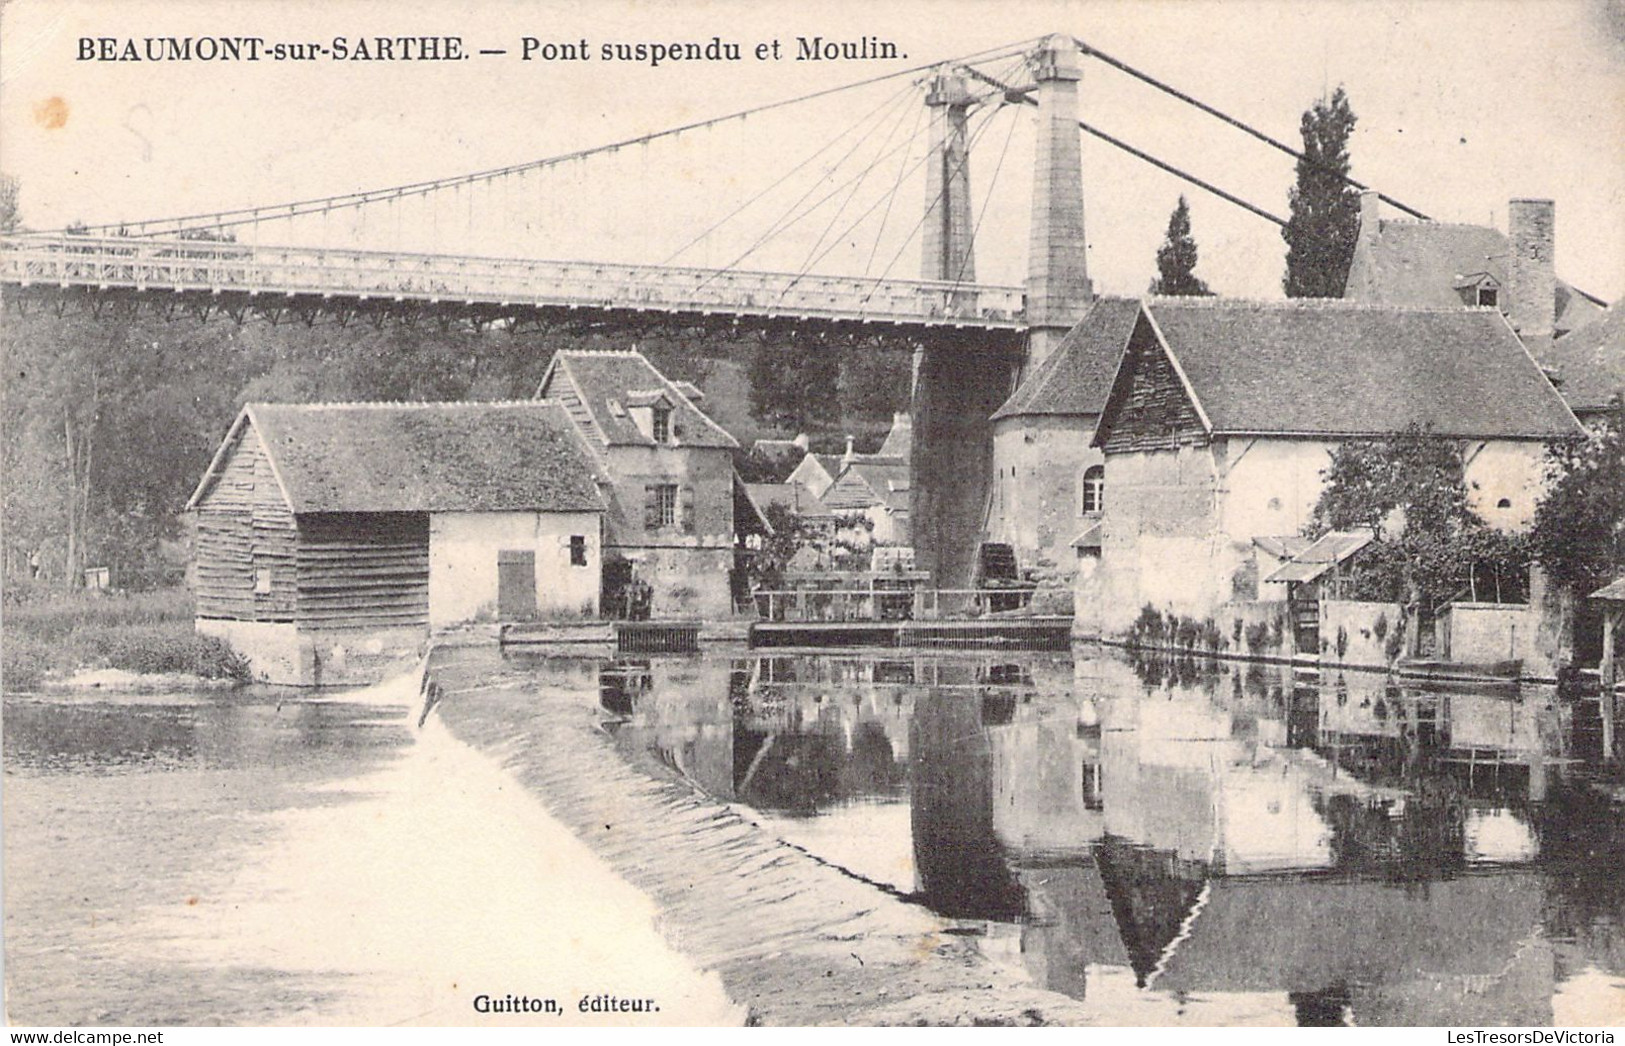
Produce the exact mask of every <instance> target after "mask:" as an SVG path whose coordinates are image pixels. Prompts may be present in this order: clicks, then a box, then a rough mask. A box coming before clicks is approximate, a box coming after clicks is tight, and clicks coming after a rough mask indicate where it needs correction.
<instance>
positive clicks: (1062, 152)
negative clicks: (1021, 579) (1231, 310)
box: [910, 35, 1093, 588]
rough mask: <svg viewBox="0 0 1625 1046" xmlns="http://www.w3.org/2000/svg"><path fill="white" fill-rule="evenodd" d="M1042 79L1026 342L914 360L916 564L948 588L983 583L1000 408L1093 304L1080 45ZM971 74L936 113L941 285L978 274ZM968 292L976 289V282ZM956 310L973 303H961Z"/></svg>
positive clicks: (936, 277)
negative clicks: (978, 574)
mask: <svg viewBox="0 0 1625 1046" xmlns="http://www.w3.org/2000/svg"><path fill="white" fill-rule="evenodd" d="M1031 61H1032V68H1033V76H1034V79H1035V81H1036V83H1037V89H1036V97H1037V101H1038V142H1037V148H1036V150H1035V153H1036V160H1037V163H1036V170H1035V174H1034V179H1033V210H1032V227H1031V231H1030V241H1029V244H1030V245H1029V252H1028V264H1027V270H1028V271H1027V287H1026V304H1025V311H1024V315H1025V317H1026V320H1027V324H1028V332H1027V337H1026V342H1025V344H1024V345H1022V346H1021V347H1020V348H1019V349H1018V350H1017V351H1015V352H1009V351H1000V349H999V348H998V347H996V346H991V345H989V344H988V343H987V342H985V341H984V342H973V341H971V340H970V339H966V338H962V337H959V336H957V334H956V333H954V332H949V331H941V332H933V336H932V337H930V338H929V339H928V340H925V343H924V345H923V346H922V347H921V348H920V349H919V350H918V351H917V353H916V356H915V361H914V389H913V402H912V405H911V409H912V411H913V414H914V449H913V458H912V462H911V464H912V472H913V476H912V481H911V482H912V500H913V504H912V506H911V513H910V521H911V524H910V525H911V527H912V531H913V542H914V549H915V562H916V563H917V564H918V566H919V567H920V569H922V570H926V571H929V572H930V574H931V578H932V583H933V584H935V585H936V586H937V587H939V588H959V587H964V586H966V585H969V584H971V583H972V582H973V580H974V573H975V569H976V550H977V547H978V545H979V544H980V542H981V540H982V536H983V530H984V527H985V525H986V517H987V506H988V494H989V491H991V490H992V485H993V425H992V422H991V421H990V420H989V419H990V418H991V416H992V414H993V412H994V411H995V410H997V409H998V408H999V406H1000V405H1001V404H1003V403H1004V401H1005V400H1006V399H1007V398H1008V397H1009V395H1010V393H1011V392H1013V391H1014V389H1015V386H1016V383H1017V381H1018V380H1019V378H1020V376H1021V375H1023V374H1027V373H1030V372H1031V371H1032V369H1033V368H1035V367H1037V366H1038V365H1039V364H1041V363H1042V362H1043V360H1044V359H1045V358H1046V357H1047V356H1048V355H1049V352H1050V350H1051V349H1052V348H1053V347H1054V346H1055V345H1056V344H1058V343H1059V342H1060V340H1061V339H1062V338H1063V337H1065V336H1066V332H1067V331H1068V330H1070V329H1071V327H1072V326H1073V325H1074V324H1075V323H1077V322H1078V320H1080V319H1082V318H1083V314H1084V313H1085V312H1086V311H1088V307H1089V304H1090V302H1091V301H1093V289H1092V287H1091V285H1090V282H1089V274H1088V267H1087V259H1086V242H1085V240H1084V229H1083V168H1082V147H1081V144H1080V140H1079V133H1078V83H1079V81H1080V80H1081V78H1082V75H1083V74H1082V72H1081V68H1080V61H1079V55H1078V48H1077V44H1076V41H1074V40H1072V39H1071V38H1070V37H1064V36H1059V35H1057V36H1051V37H1049V38H1047V39H1046V40H1045V41H1044V42H1043V44H1042V46H1041V47H1040V48H1039V49H1038V51H1037V52H1036V53H1035V54H1034V55H1033V57H1032V59H1031ZM971 103H972V97H971V95H970V92H969V91H968V90H967V89H966V82H965V80H964V79H962V78H960V77H958V76H954V75H950V74H943V75H939V76H938V77H937V78H936V80H934V81H933V83H932V85H931V90H930V93H929V94H928V95H927V97H926V104H927V105H928V106H930V107H931V149H932V155H931V157H930V158H929V159H928V161H927V168H926V169H927V171H928V175H927V181H926V219H925V223H924V230H925V233H924V248H923V259H922V272H921V274H920V275H921V277H922V278H923V279H926V280H932V281H939V282H955V281H960V280H963V281H965V282H966V283H967V284H971V281H972V280H973V279H974V274H975V267H976V261H975V243H974V234H975V226H974V224H973V222H972V217H971V215H972V208H971V200H970V175H969V145H968V142H967V138H966V134H965V124H966V114H967V112H968V110H969V107H970V105H971ZM966 290H967V292H971V291H973V286H967V288H966ZM954 304H955V307H956V308H964V307H966V306H974V303H973V302H961V301H959V300H958V299H957V298H956V299H955V302H954Z"/></svg>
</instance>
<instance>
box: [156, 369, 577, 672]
mask: <svg viewBox="0 0 1625 1046" xmlns="http://www.w3.org/2000/svg"><path fill="white" fill-rule="evenodd" d="M187 508H188V510H190V511H192V512H193V513H194V514H195V520H196V528H197V535H196V542H195V545H194V549H195V552H194V554H195V556H196V561H197V569H196V581H195V587H196V596H197V615H198V629H199V631H202V632H205V633H209V634H214V635H220V636H222V637H224V638H225V639H226V640H227V641H228V642H230V643H231V644H232V645H233V646H234V647H236V648H237V649H238V650H240V651H241V652H242V653H243V654H244V655H245V656H247V657H248V658H249V659H250V661H251V662H252V663H253V664H254V667H255V671H256V673H257V674H258V675H260V676H261V677H262V678H264V679H266V680H268V681H273V682H286V683H296V684H320V683H338V682H358V681H370V680H375V679H377V678H380V677H381V676H382V675H383V673H384V672H385V671H386V670H387V668H388V667H389V666H390V665H391V664H394V663H395V662H398V661H399V660H401V659H402V658H404V657H409V656H411V655H414V654H415V653H416V652H417V651H418V650H420V649H421V647H422V645H423V642H424V640H425V639H426V638H427V636H428V634H429V631H430V629H431V628H443V627H448V626H453V625H457V624H460V623H464V622H469V621H494V620H498V619H502V618H507V619H525V618H535V617H560V616H566V617H568V616H584V617H591V616H595V615H596V614H597V611H598V592H599V586H600V580H601V572H602V570H601V565H600V552H599V550H600V547H601V545H602V536H601V529H602V518H603V511H604V499H603V496H602V494H601V493H600V490H599V477H598V475H597V472H596V469H595V467H594V465H593V463H592V460H591V459H590V457H589V456H588V454H587V452H586V449H585V448H584V447H583V446H582V445H581V442H580V437H579V436H578V435H577V433H576V431H575V428H574V426H572V425H571V424H570V421H569V419H568V417H567V416H566V415H565V413H564V410H563V408H562V407H560V406H559V405H557V404H555V403H550V402H546V401H528V402H519V403H458V404H315V405H281V404H250V405H248V406H246V407H244V408H243V410H242V412H241V413H240V414H239V415H238V417H237V419H236V421H235V422H234V423H233V424H232V427H231V430H230V432H228V434H227V435H226V438H225V440H224V442H222V444H221V446H220V449H219V450H218V451H217V452H216V453H215V456H214V460H213V461H212V462H211V463H210V465H209V470H208V472H207V473H206V474H205V475H204V477H203V479H202V481H201V482H200V483H199V484H198V487H197V490H196V491H195V492H194V493H193V495H192V498H191V501H190V502H189V503H188V505H187Z"/></svg>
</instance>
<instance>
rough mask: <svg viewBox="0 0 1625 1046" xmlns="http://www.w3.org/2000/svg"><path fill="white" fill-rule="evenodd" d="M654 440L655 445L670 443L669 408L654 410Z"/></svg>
mask: <svg viewBox="0 0 1625 1046" xmlns="http://www.w3.org/2000/svg"><path fill="white" fill-rule="evenodd" d="M654 415H655V419H654V439H655V442H656V443H670V442H671V408H670V407H656V408H655V410H654Z"/></svg>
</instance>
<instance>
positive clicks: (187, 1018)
mask: <svg viewBox="0 0 1625 1046" xmlns="http://www.w3.org/2000/svg"><path fill="white" fill-rule="evenodd" d="M503 671H504V673H505V676H506V678H507V679H508V685H509V689H508V690H506V691H503V692H502V693H501V694H498V695H497V696H495V697H491V698H490V699H489V701H487V703H486V704H485V705H481V704H480V701H481V697H480V695H478V694H473V695H472V696H470V695H468V694H454V695H452V696H451V697H448V698H447V699H446V700H447V702H448V703H450V702H453V701H459V702H462V704H461V705H460V706H459V707H460V708H461V709H462V714H463V715H464V716H465V717H468V716H474V717H476V718H478V717H480V716H483V717H484V721H485V723H486V726H487V731H486V736H487V737H488V738H491V739H494V740H491V741H490V742H489V743H488V744H486V745H484V746H483V747H484V748H485V749H487V750H484V751H482V750H479V749H480V747H481V746H479V745H476V746H474V747H470V745H468V744H465V743H464V741H463V740H459V739H458V738H457V737H455V736H453V733H452V732H451V731H449V730H448V729H447V727H446V726H445V725H444V724H443V723H442V721H441V716H440V714H439V713H438V712H437V713H435V714H431V715H430V716H429V717H428V719H427V721H426V724H425V725H424V726H422V727H421V728H420V727H418V725H417V724H416V721H415V714H416V711H417V708H416V704H417V689H416V686H415V682H413V681H402V682H400V683H397V684H395V685H393V686H385V687H382V688H375V689H372V690H368V691H362V692H356V693H339V694H327V693H311V692H299V691H286V690H285V691H274V690H265V689H257V688H248V689H245V690H241V691H219V690H207V691H199V692H197V693H171V694H159V695H141V694H120V693H111V692H83V693H71V694H69V693H64V694H13V695H7V696H6V698H5V706H4V711H5V734H4V745H5V749H4V755H5V774H6V778H5V786H6V787H5V811H4V813H5V868H4V871H5V891H6V896H5V901H6V905H5V929H6V960H7V961H6V976H7V985H8V1005H9V1010H10V1014H9V1016H10V1018H11V1020H12V1021H13V1022H14V1023H22V1024H77V1025H95V1024H145V1025H154V1024H156V1025H195V1024H249V1025H260V1024H331V1023H362V1024H388V1023H420V1024H471V1023H500V1022H505V1021H511V1020H538V1019H542V1018H536V1017H499V1016H490V1015H479V1014H477V1013H476V1012H475V1011H474V1009H473V999H474V998H475V996H476V995H478V994H481V993H486V994H491V995H500V994H505V993H520V994H525V993H528V994H532V995H537V996H543V995H545V996H549V997H556V998H558V999H559V1000H560V1001H561V1002H563V1003H564V1004H565V1005H566V1006H567V1007H574V1006H575V1005H576V1002H577V999H578V998H581V997H586V996H587V995H590V994H591V993H593V992H595V991H601V990H604V989H605V988H614V987H616V986H621V985H627V984H635V985H637V986H638V988H639V991H640V993H641V994H648V995H654V996H658V997H659V998H660V999H661V1000H662V1006H663V1009H662V1012H661V1013H659V1014H651V1015H643V1016H634V1015H626V1016H624V1017H623V1018H620V1019H624V1020H627V1021H632V1022H643V1023H655V1024H668V1023H701V1024H709V1023H738V1022H739V1021H740V1020H741V1019H742V1013H741V1011H740V1009H739V1008H738V1007H737V1006H736V1005H734V1003H732V1002H730V1001H729V1000H728V999H727V998H725V997H724V993H723V987H722V985H721V983H720V981H719V980H718V978H717V976H716V975H715V974H714V973H708V972H703V971H701V970H698V969H695V967H694V965H693V963H692V961H691V960H690V958H688V957H686V956H685V955H684V954H681V953H680V952H678V951H676V950H674V949H673V948H672V947H671V945H670V944H669V943H668V942H667V941H666V940H665V939H664V938H662V937H661V936H660V935H659V934H658V933H656V931H655V929H654V927H655V925H656V923H657V921H658V919H659V917H660V913H659V912H658V911H656V909H655V906H654V904H653V903H652V902H651V901H650V899H649V897H648V896H645V895H644V894H642V893H640V892H639V891H638V890H635V889H633V888H632V887H631V886H629V885H628V884H627V883H626V882H625V881H624V880H623V879H622V878H620V877H619V876H618V875H617V874H616V873H615V872H614V871H613V870H611V868H610V867H609V866H607V865H605V864H604V863H603V862H602V861H601V860H600V857H599V855H598V854H597V853H595V851H594V850H592V849H589V847H588V844H587V843H584V842H582V841H581V840H580V839H578V838H576V836H574V835H572V834H571V833H570V832H569V831H568V830H567V829H565V828H564V827H563V825H562V824H560V823H559V822H558V821H556V820H554V819H553V818H552V817H550V816H549V815H548V814H547V812H546V811H545V809H544V808H545V806H546V805H547V804H546V802H545V800H546V798H547V797H546V796H543V795H537V794H530V793H527V790H526V788H525V787H522V786H521V785H520V784H519V782H520V781H521V780H523V779H524V778H525V777H526V774H525V771H526V767H525V766H524V765H523V762H524V759H525V758H527V757H526V756H525V755H524V751H523V747H522V746H520V747H518V748H515V747H513V746H512V745H507V746H504V744H503V742H502V741H501V738H503V737H509V738H516V737H517V736H518V735H519V734H521V733H522V732H523V730H525V729H528V728H527V727H525V726H524V725H523V723H524V721H525V715H526V708H525V706H526V703H527V702H530V701H531V700H532V699H530V698H527V697H526V696H525V694H526V692H527V688H530V690H529V692H531V693H540V692H541V691H542V690H543V689H544V688H547V689H550V690H551V691H555V692H556V691H561V690H562V691H566V692H567V696H568V695H574V696H573V697H568V700H569V701H570V706H571V707H574V708H578V709H579V710H580V712H581V714H583V715H587V716H590V717H591V718H592V719H593V720H594V721H596V723H597V724H598V726H599V728H600V730H599V733H598V734H597V735H596V736H598V737H601V738H605V739H606V740H605V741H604V742H602V743H607V744H610V745H612V746H613V747H614V748H616V749H618V750H619V751H620V752H621V753H622V755H624V756H625V757H626V762H627V763H628V765H629V766H638V765H647V764H648V763H649V761H650V760H651V759H652V760H655V761H657V762H658V765H659V766H661V767H663V768H664V769H665V770H666V771H669V772H670V773H672V774H676V775H679V776H680V778H681V779H683V780H686V781H687V782H688V783H689V784H690V785H692V787H693V788H694V789H697V790H699V791H701V792H703V793H705V794H706V795H708V796H710V797H711V798H712V799H714V800H715V801H717V802H719V803H723V804H727V805H728V806H729V807H731V808H732V809H733V810H734V811H737V812H739V813H741V814H743V815H744V816H745V817H746V818H747V819H748V820H750V821H752V822H754V823H755V824H757V825H758V826H760V829H761V830H762V831H763V832H765V833H768V834H770V835H771V836H774V837H776V838H778V839H780V840H783V841H784V842H786V843H789V844H791V845H792V846H794V847H796V848H799V849H800V850H802V851H805V852H806V853H808V854H810V855H812V856H813V857H814V858H816V859H817V861H818V862H819V865H820V866H821V867H825V868H832V869H835V870H837V871H838V872H839V873H840V875H842V876H845V877H846V878H847V879H848V880H850V881H851V882H852V883H853V884H856V886H857V888H858V889H860V890H861V889H870V890H873V891H878V892H880V893H883V894H889V895H891V896H892V897H893V898H897V899H899V900H901V901H902V902H903V904H904V905H905V906H907V907H912V908H914V909H917V910H919V911H920V912H922V913H925V914H929V916H930V917H931V918H932V919H935V920H938V921H939V924H940V925H946V926H947V927H948V930H947V932H948V933H950V934H953V935H956V936H957V937H958V938H960V939H965V940H972V941H974V942H975V945H976V947H977V949H978V950H979V951H980V952H981V953H982V954H984V955H986V956H990V957H992V958H993V959H994V960H995V961H996V962H997V963H999V964H1002V965H1005V966H1007V967H1009V968H1011V969H1013V970H1016V971H1019V973H1020V975H1021V976H1022V978H1023V979H1024V980H1026V981H1030V982H1031V984H1032V985H1033V986H1035V987H1037V988H1040V989H1047V990H1048V991H1050V992H1054V993H1059V995H1060V996H1065V997H1068V998H1070V999H1072V1000H1077V1001H1079V1002H1080V1003H1081V1004H1082V1006H1083V1008H1084V1009H1083V1011H1082V1012H1084V1013H1085V1015H1086V1019H1087V1020H1088V1021H1089V1022H1091V1023H1101V1024H1114V1025H1139V1024H1192V1025H1293V1024H1310V1025H1313V1024H1361V1025H1384V1024H1391V1025H1451V1026H1458V1027H1459V1026H1474V1025H1507V1024H1520V1025H1521V1024H1529V1025H1551V1024H1558V1025H1595V1024H1617V1023H1619V1022H1620V1021H1621V1020H1625V876H1621V875H1620V874H1619V872H1620V869H1621V868H1622V867H1625V803H1622V795H1621V789H1620V786H1619V783H1618V782H1619V778H1618V776H1617V771H1615V773H1614V775H1613V776H1610V775H1609V774H1607V773H1604V772H1603V766H1602V762H1601V760H1600V745H1601V722H1600V719H1599V717H1598V706H1597V702H1596V701H1595V700H1594V699H1592V700H1585V699H1578V700H1576V699H1571V698H1567V697H1564V698H1560V697H1559V696H1558V695H1557V694H1556V693H1555V692H1554V691H1553V690H1551V689H1550V688H1538V687H1537V688H1528V687H1526V688H1523V689H1521V690H1518V689H1504V690H1494V689H1492V690H1481V691H1475V690H1472V689H1470V688H1456V689H1438V688H1433V689H1429V688H1419V687H1411V686H1402V685H1398V684H1396V683H1394V682H1392V681H1389V680H1387V679H1385V678H1383V677H1382V676H1378V675H1372V674H1366V673H1347V674H1338V675H1334V676H1329V677H1327V678H1325V679H1322V678H1320V677H1319V676H1316V675H1313V674H1308V675H1303V674H1295V673H1294V672H1293V671H1292V670H1291V669H1290V668H1286V667H1282V666H1263V665H1243V664H1235V663H1223V664H1214V663H1209V664H1201V663H1197V662H1192V661H1184V662H1175V663H1159V662H1149V661H1136V660H1134V659H1131V658H1129V657H1127V656H1126V655H1124V654H1123V653H1121V652H1119V651H1113V650H1108V649H1099V648H1093V647H1084V646H1080V647H1077V648H1075V649H1074V650H1073V651H1072V652H1071V653H1070V654H1064V653H1063V654H1008V653H1000V654H990V653H972V652H957V653H954V652H939V653H902V652H845V653H807V652H802V653H784V654H781V653H778V652H775V653H773V654H772V655H763V654H760V653H749V654H747V653H735V654H714V655H708V656H705V657H696V658H680V657H670V658H643V659H627V658H618V659H607V660H601V659H587V660H557V659H553V660H550V659H543V658H527V657H509V658H507V659H506V660H505V662H504V664H503ZM515 680H517V681H518V682H517V683H515ZM499 698H500V700H499ZM503 702H510V703H508V704H504V703H503ZM572 714H574V713H572ZM453 718H455V717H453ZM504 748H505V749H506V751H507V753H508V754H507V756H506V758H504V759H499V758H497V756H500V755H501V754H502V753H501V752H500V751H496V750H498V749H504ZM612 761H613V759H612ZM594 784H595V782H590V781H589V782H584V784H583V788H584V789H590V788H591V787H593V785H594ZM620 787H625V785H622V786H620ZM609 827H610V826H609V825H608V824H605V825H604V828H605V829H606V830H607V829H609ZM673 857H674V859H675V860H679V861H680V860H682V859H683V858H682V857H681V854H677V853H675V852H674V855H673ZM837 1012H838V1011H837ZM550 1019H556V1020H559V1021H561V1022H575V1021H580V1020H584V1019H585V1018H581V1017H579V1016H578V1015H574V1014H567V1015H565V1016H564V1017H561V1018H550ZM590 1022H591V1023H601V1019H599V1018H593V1019H591V1021H590Z"/></svg>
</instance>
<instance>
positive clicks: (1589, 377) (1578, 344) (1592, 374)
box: [1541, 301, 1625, 410]
mask: <svg viewBox="0 0 1625 1046" xmlns="http://www.w3.org/2000/svg"><path fill="white" fill-rule="evenodd" d="M1541 362H1542V363H1543V364H1546V365H1548V366H1550V367H1551V368H1552V369H1553V370H1554V371H1556V376H1557V378H1558V379H1559V380H1560V381H1561V382H1562V384H1561V385H1559V386H1558V391H1560V392H1562V393H1563V398H1564V399H1565V400H1567V401H1568V404H1569V406H1570V407H1572V408H1573V409H1575V410H1596V409H1598V408H1600V407H1606V406H1607V405H1608V403H1609V401H1610V400H1612V399H1613V398H1614V397H1615V396H1619V395H1621V394H1622V393H1625V301H1622V302H1617V303H1615V305H1614V307H1613V308H1611V309H1609V310H1608V313H1607V315H1606V316H1604V317H1603V318H1602V319H1601V320H1598V321H1597V322H1595V323H1589V324H1587V325H1586V326H1584V327H1581V328H1580V329H1579V330H1577V331H1574V332H1573V333H1570V334H1566V335H1564V336H1563V337H1561V338H1558V339H1557V340H1556V341H1554V342H1552V346H1551V348H1550V349H1549V350H1546V351H1544V352H1542V353H1541Z"/></svg>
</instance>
